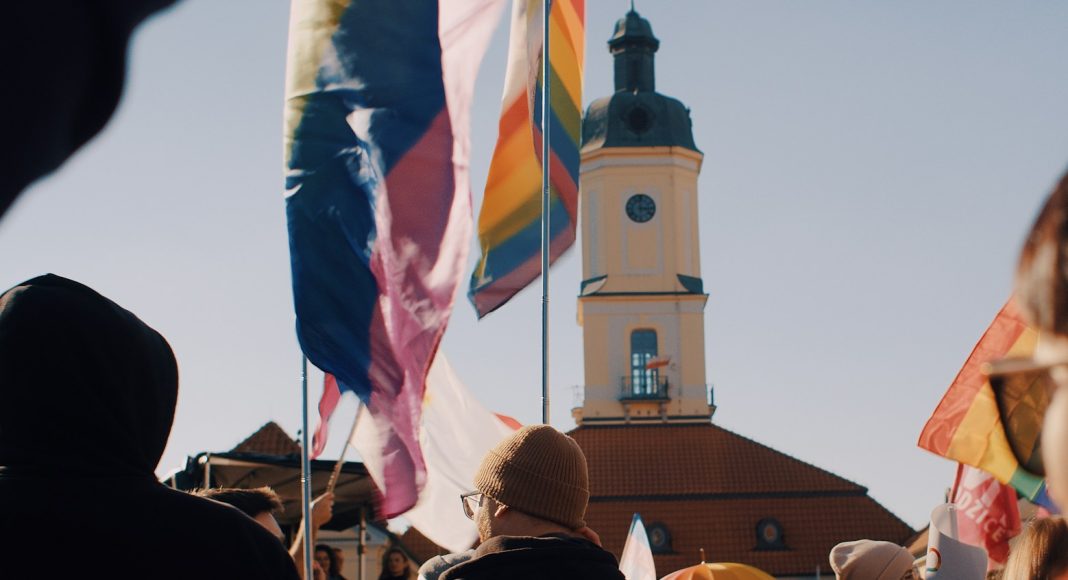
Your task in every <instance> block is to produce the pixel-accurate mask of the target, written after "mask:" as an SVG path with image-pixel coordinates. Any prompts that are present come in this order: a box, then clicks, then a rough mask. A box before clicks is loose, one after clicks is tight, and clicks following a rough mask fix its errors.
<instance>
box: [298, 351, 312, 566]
mask: <svg viewBox="0 0 1068 580" xmlns="http://www.w3.org/2000/svg"><path fill="white" fill-rule="evenodd" d="M300 382H301V389H300V397H301V403H302V404H301V413H300V419H301V422H302V424H303V427H302V428H301V431H300V437H301V444H300V488H301V491H302V492H303V493H302V494H301V496H302V497H301V513H303V514H304V578H305V580H310V579H311V578H313V576H312V537H311V528H312V522H311V520H312V517H311V484H312V482H311V460H310V459H308V441H309V439H310V437H309V436H308V356H307V355H302V356H301V358H300Z"/></svg>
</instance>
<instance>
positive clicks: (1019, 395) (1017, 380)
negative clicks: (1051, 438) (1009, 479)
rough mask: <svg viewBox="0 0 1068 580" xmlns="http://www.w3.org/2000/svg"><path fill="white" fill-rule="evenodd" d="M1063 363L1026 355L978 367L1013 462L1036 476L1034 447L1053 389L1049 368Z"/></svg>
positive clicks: (1037, 463) (1042, 471) (1037, 461)
mask: <svg viewBox="0 0 1068 580" xmlns="http://www.w3.org/2000/svg"><path fill="white" fill-rule="evenodd" d="M1064 366H1068V361H1061V362H1054V363H1049V364H1045V363H1039V362H1036V361H1034V360H1033V359H1030V358H1005V359H1001V360H998V361H994V362H992V363H987V364H985V365H983V367H982V372H983V374H985V375H986V376H987V379H988V380H989V381H990V387H991V388H992V389H993V391H994V399H995V401H996V403H997V407H998V415H999V417H1000V418H1001V424H1002V426H1003V427H1004V430H1005V435H1006V436H1007V439H1008V441H1009V447H1011V448H1012V453H1013V455H1015V456H1016V461H1017V462H1018V463H1019V464H1020V465H1021V466H1022V467H1023V468H1024V469H1026V470H1027V471H1030V472H1031V473H1033V474H1035V475H1038V476H1040V477H1041V476H1043V475H1044V474H1045V469H1044V468H1043V465H1042V454H1041V453H1040V452H1039V448H1038V443H1039V437H1040V435H1041V433H1042V420H1043V418H1044V417H1045V415H1046V408H1048V407H1049V401H1050V399H1051V398H1052V397H1053V393H1054V391H1056V390H1057V383H1056V382H1055V381H1054V380H1053V377H1052V376H1050V371H1052V370H1053V369H1055V368H1058V367H1064Z"/></svg>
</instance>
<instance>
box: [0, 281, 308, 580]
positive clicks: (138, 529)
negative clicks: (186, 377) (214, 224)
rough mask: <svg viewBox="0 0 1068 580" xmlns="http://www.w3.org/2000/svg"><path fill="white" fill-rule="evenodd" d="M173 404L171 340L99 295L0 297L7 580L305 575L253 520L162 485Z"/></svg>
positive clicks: (60, 287)
mask: <svg viewBox="0 0 1068 580" xmlns="http://www.w3.org/2000/svg"><path fill="white" fill-rule="evenodd" d="M177 395H178V368H177V365H176V363H175V359H174V355H173V353H172V352H171V349H170V347H169V346H168V345H167V342H166V341H165V340H164V339H163V337H162V336H160V335H159V333H157V332H156V331H155V330H152V329H151V328H149V327H148V326H147V325H145V324H144V323H143V322H141V321H140V320H139V319H138V318H137V317H136V316H134V315H133V314H132V313H130V312H128V311H126V310H124V309H122V308H121V307H119V306H118V305H117V304H115V303H114V302H112V301H110V300H108V299H106V298H104V297H103V296H101V295H99V294H97V293H96V292H94V291H93V290H91V289H90V288H88V287H86V286H83V285H81V284H79V283H77V282H73V281H71V280H67V279H64V278H60V277H58V276H51V275H49V276H41V277H39V278H35V279H33V280H30V281H28V282H24V283H23V284H21V285H19V286H17V287H15V288H12V289H11V290H9V291H7V292H6V293H4V294H3V295H2V296H0V578H50V577H56V576H60V575H70V573H71V572H74V573H75V574H77V573H78V572H79V571H92V570H97V571H98V573H101V574H102V575H103V576H105V577H107V578H138V579H140V578H164V579H169V578H175V579H178V578H181V579H183V580H184V579H187V578H220V579H221V578H226V579H228V580H230V579H232V578H265V579H274V578H278V579H293V578H296V577H297V572H296V568H295V567H294V565H293V562H292V560H291V559H290V558H289V555H288V554H287V553H286V551H285V548H284V547H283V546H282V544H281V543H280V542H279V541H278V539H276V538H275V537H273V536H272V535H271V534H270V533H269V532H268V531H267V530H265V529H263V528H262V527H261V526H260V525H259V524H257V523H256V522H255V521H253V520H252V519H251V518H249V517H247V516H245V515H244V514H242V513H241V512H239V511H238V510H236V509H234V508H231V507H229V506H225V505H223V504H220V503H217V502H214V501H211V500H207V499H203V498H199V497H194V496H192V495H189V494H186V493H182V492H179V491H175V490H172V489H170V488H167V487H165V486H164V485H162V484H160V483H159V482H158V481H157V480H156V478H155V475H154V474H153V471H154V470H155V468H156V463H157V462H158V461H159V458H160V455H161V454H162V453H163V448H164V446H165V445H166V443H167V436H168V434H169V433H170V428H171V421H172V420H173V418H174V407H175V401H176V400H177ZM57 570H62V572H57Z"/></svg>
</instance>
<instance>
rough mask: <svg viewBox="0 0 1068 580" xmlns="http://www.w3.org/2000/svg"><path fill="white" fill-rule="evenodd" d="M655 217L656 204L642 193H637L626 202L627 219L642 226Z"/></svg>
mask: <svg viewBox="0 0 1068 580" xmlns="http://www.w3.org/2000/svg"><path fill="white" fill-rule="evenodd" d="M654 215H656V202H654V201H653V198H651V197H649V196H648V195H645V194H644V193H637V194H634V195H632V196H630V199H628V200H627V217H629V218H630V219H632V220H634V221H635V222H638V223H640V224H643V223H645V222H647V221H649V220H651V219H653V216H654Z"/></svg>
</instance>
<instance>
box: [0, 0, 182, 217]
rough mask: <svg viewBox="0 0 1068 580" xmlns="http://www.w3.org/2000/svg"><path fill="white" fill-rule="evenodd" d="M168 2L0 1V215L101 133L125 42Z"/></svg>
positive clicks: (118, 91)
mask: <svg viewBox="0 0 1068 580" xmlns="http://www.w3.org/2000/svg"><path fill="white" fill-rule="evenodd" d="M172 3H174V0H94V1H92V2H85V1H84V0H51V1H50V2H5V3H4V18H3V19H2V20H0V54H6V55H8V56H9V58H8V59H6V60H5V62H4V90H3V91H0V110H4V111H8V112H10V113H11V114H8V115H5V116H4V137H5V139H6V140H7V142H8V146H7V147H5V148H4V155H3V161H2V162H0V163H2V165H0V167H2V171H0V216H3V215H4V212H5V211H6V210H7V209H8V207H9V206H10V205H11V204H12V203H13V202H14V201H15V198H16V197H17V196H18V195H19V194H20V193H21V192H22V190H24V189H25V188H26V187H28V186H29V185H30V184H31V183H33V182H34V181H36V180H37V179H38V178H40V177H41V176H44V175H47V174H48V173H50V172H52V171H54V170H55V169H56V168H58V167H59V166H60V165H62V164H63V162H64V161H66V160H67V158H68V157H70V156H71V155H73V154H74V152H75V151H77V150H78V149H79V148H80V147H81V146H82V145H84V144H85V143H86V142H87V141H89V140H90V139H91V138H92V137H93V136H94V135H96V134H97V133H99V132H100V130H101V129H103V128H104V125H105V124H106V123H107V122H108V119H110V118H111V115H112V113H114V112H115V108H116V107H117V106H118V103H119V97H120V96H121V95H122V88H123V84H124V81H125V78H126V52H127V45H128V44H129V41H130V37H131V36H132V34H133V31H134V29H136V28H137V27H138V26H139V25H140V24H141V23H142V22H143V21H144V20H145V19H147V18H148V17H149V16H151V15H152V14H154V13H156V12H158V11H160V10H163V9H164V8H166V7H168V6H170V5H171V4H172Z"/></svg>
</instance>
